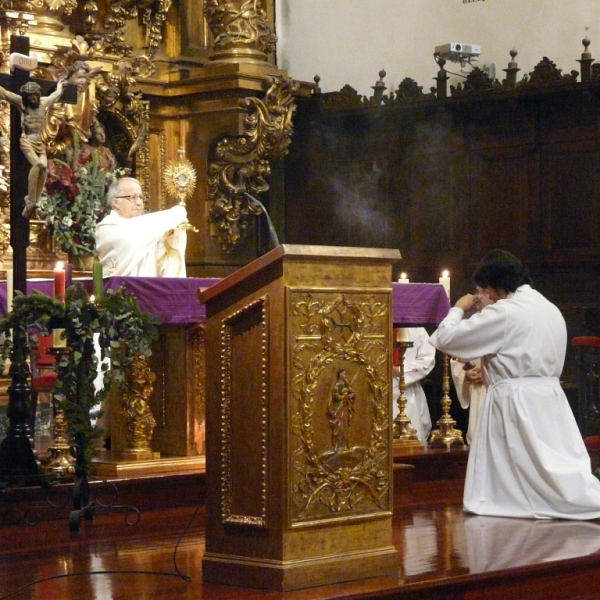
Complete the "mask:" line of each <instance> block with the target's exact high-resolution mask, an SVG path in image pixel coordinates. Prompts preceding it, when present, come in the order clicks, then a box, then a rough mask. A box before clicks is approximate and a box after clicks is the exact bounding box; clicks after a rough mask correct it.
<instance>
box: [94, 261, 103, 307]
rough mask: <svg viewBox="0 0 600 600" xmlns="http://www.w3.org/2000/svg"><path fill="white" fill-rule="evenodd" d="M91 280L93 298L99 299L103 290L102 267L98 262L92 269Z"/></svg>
mask: <svg viewBox="0 0 600 600" xmlns="http://www.w3.org/2000/svg"><path fill="white" fill-rule="evenodd" d="M92 279H93V290H94V296H96V298H100V296H102V293H103V292H104V290H103V288H102V265H101V264H100V263H99V262H95V263H94V266H93V267H92Z"/></svg>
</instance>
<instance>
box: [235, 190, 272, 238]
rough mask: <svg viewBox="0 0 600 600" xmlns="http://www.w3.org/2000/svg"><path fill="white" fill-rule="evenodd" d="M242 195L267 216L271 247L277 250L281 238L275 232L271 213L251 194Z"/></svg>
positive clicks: (243, 192) (245, 192) (243, 191)
mask: <svg viewBox="0 0 600 600" xmlns="http://www.w3.org/2000/svg"><path fill="white" fill-rule="evenodd" d="M242 194H244V196H246V198H247V199H248V201H249V203H250V206H252V207H254V208H257V207H258V208H260V210H261V211H262V214H263V215H265V217H266V219H267V225H268V226H269V239H270V241H271V246H272V248H271V250H272V249H273V248H277V246H279V238H278V237H277V233H276V232H275V228H274V227H273V223H271V217H269V213H268V212H267V209H266V208H265V206H264V204H263V203H262V202H261V201H260V200H259V199H258V198H255V197H254V196H252V195H251V194H249V193H248V192H247V191H246V190H242ZM259 214H260V213H259Z"/></svg>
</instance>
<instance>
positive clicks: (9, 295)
mask: <svg viewBox="0 0 600 600" xmlns="http://www.w3.org/2000/svg"><path fill="white" fill-rule="evenodd" d="M14 287H15V282H14V273H13V270H12V269H7V271H6V312H7V313H9V312H10V311H11V310H12V306H13V296H14V295H15V291H14Z"/></svg>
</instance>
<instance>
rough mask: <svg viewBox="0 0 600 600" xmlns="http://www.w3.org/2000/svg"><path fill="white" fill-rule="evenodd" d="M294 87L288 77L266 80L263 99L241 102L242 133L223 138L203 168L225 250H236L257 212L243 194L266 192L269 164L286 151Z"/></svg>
mask: <svg viewBox="0 0 600 600" xmlns="http://www.w3.org/2000/svg"><path fill="white" fill-rule="evenodd" d="M298 87H299V86H298V83H296V82H293V81H291V80H289V79H285V78H283V77H276V78H271V81H270V87H269V89H268V90H267V93H266V94H265V98H264V100H261V99H260V98H256V97H248V98H244V99H242V100H240V107H241V108H242V109H244V110H245V111H247V115H246V117H245V119H244V126H245V131H246V133H245V135H243V136H241V137H233V138H232V137H224V138H223V139H221V140H220V141H219V142H218V143H217V144H216V146H215V149H214V152H213V159H212V161H211V163H210V164H209V166H208V199H209V202H211V208H210V212H209V218H210V221H211V222H212V223H214V224H215V225H216V227H217V237H218V239H219V242H220V244H221V247H222V249H223V250H224V251H225V252H233V251H234V250H235V249H236V248H237V247H238V245H239V244H240V243H241V242H242V241H243V239H244V238H245V234H246V228H247V227H248V224H249V223H250V221H251V218H252V217H253V216H255V215H257V214H260V213H261V209H260V207H257V206H256V205H254V204H252V203H251V202H249V200H248V198H247V196H246V195H245V193H250V194H251V195H252V196H255V197H256V196H258V195H259V194H262V193H264V192H266V191H267V190H268V189H269V185H268V183H267V181H266V178H267V177H268V176H269V175H270V174H271V165H270V163H271V162H274V161H277V160H279V159H281V158H282V157H283V156H285V154H286V153H287V151H288V147H289V145H290V141H291V135H292V131H293V124H292V117H293V114H294V111H295V109H296V105H295V103H294V99H293V94H294V92H295V91H296V90H297V89H298Z"/></svg>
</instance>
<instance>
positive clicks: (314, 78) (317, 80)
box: [313, 75, 321, 94]
mask: <svg viewBox="0 0 600 600" xmlns="http://www.w3.org/2000/svg"><path fill="white" fill-rule="evenodd" d="M313 81H314V82H315V89H314V93H315V94H320V93H321V88H320V87H319V83H320V81H321V76H320V75H315V76H314V77H313Z"/></svg>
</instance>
